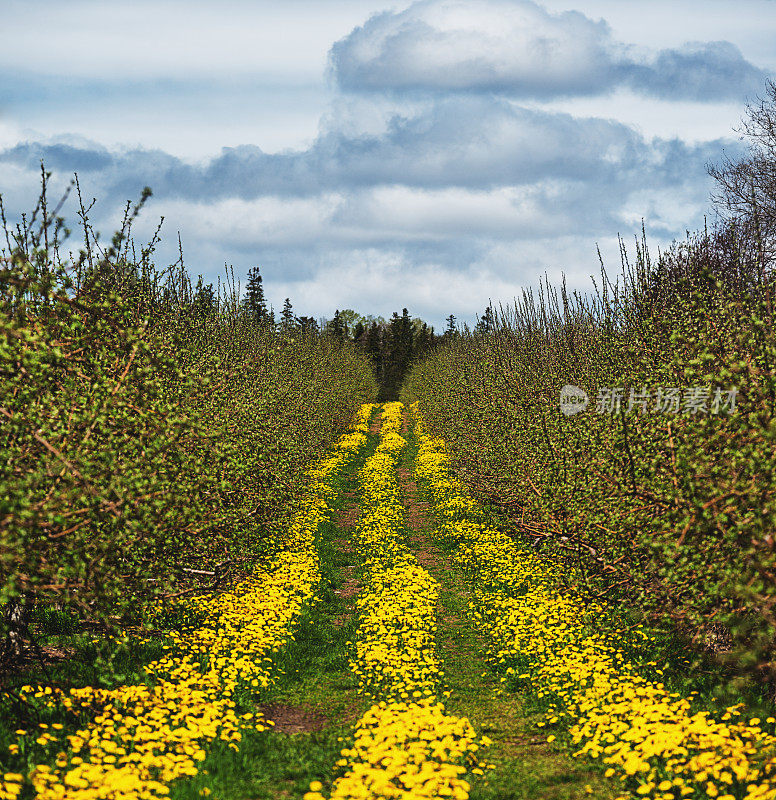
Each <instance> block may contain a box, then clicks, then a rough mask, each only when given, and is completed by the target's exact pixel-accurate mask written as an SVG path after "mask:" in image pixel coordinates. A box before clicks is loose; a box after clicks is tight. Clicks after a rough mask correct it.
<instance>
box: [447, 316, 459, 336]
mask: <svg viewBox="0 0 776 800" xmlns="http://www.w3.org/2000/svg"><path fill="white" fill-rule="evenodd" d="M455 323H456V319H455V314H450V316H449V317H448V318H447V328H446V329H445V334H444V335H445V338H446V339H451V338H452V337H453V336H455V334H456V333H457V332H458V329H457V328H456V326H455Z"/></svg>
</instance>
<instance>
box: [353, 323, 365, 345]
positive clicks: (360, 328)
mask: <svg viewBox="0 0 776 800" xmlns="http://www.w3.org/2000/svg"><path fill="white" fill-rule="evenodd" d="M365 330H366V329H365V328H364V323H363V322H361V321H360V320H359V321H358V322H357V323H356V327H355V328H354V329H353V341H354V342H355V343H356V344H361V341H362V339H363V338H364V332H365Z"/></svg>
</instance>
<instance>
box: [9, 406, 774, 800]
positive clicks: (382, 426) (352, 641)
mask: <svg viewBox="0 0 776 800" xmlns="http://www.w3.org/2000/svg"><path fill="white" fill-rule="evenodd" d="M560 572H561V566H560V565H559V564H558V563H557V562H553V561H552V560H549V559H545V558H542V557H540V556H537V555H536V554H535V552H533V551H532V549H531V548H528V547H526V546H525V545H520V544H518V543H516V542H515V541H514V540H513V539H512V538H511V537H510V536H508V535H506V534H505V533H503V532H501V531H500V530H499V529H498V527H496V525H495V523H494V522H493V521H492V520H490V519H489V518H488V515H487V514H486V513H485V512H484V511H483V510H482V509H481V508H480V507H479V506H478V504H477V503H476V502H475V501H474V500H473V499H472V497H471V495H470V494H469V493H468V492H467V490H466V488H465V487H464V486H463V485H462V484H461V483H460V482H458V481H457V480H455V479H454V478H452V476H451V475H450V472H449V462H448V458H447V455H446V453H445V446H444V443H443V442H442V441H440V440H438V439H434V438H432V437H431V436H430V435H429V432H428V429H427V426H426V425H425V424H424V422H423V419H422V415H421V414H420V412H419V411H418V409H417V406H413V407H411V408H408V407H405V406H402V405H401V404H400V403H388V404H384V405H382V406H375V405H368V404H367V405H365V406H363V407H362V409H361V410H360V411H359V412H358V414H357V415H356V417H355V420H354V422H353V424H352V426H351V429H350V430H349V431H348V432H346V433H345V434H343V435H342V436H341V437H340V439H339V440H338V442H337V444H336V446H335V447H334V448H333V449H332V450H331V451H330V452H329V454H327V455H326V456H325V457H324V458H323V459H322V460H321V461H319V462H317V463H316V464H315V465H314V466H312V467H311V468H309V469H308V470H307V471H306V474H305V489H304V492H303V495H302V497H301V498H300V502H299V503H298V504H297V511H296V513H295V515H294V517H293V518H292V520H291V521H290V524H289V527H288V535H287V537H286V540H285V546H284V548H283V550H282V553H281V554H279V555H278V557H277V558H276V559H275V560H274V561H273V563H272V566H271V567H269V568H259V569H257V570H256V571H255V572H254V573H253V574H251V575H250V576H248V577H246V578H245V579H244V580H242V581H240V582H238V583H236V584H235V585H234V586H233V587H232V588H231V589H230V590H228V591H222V592H215V593H206V594H203V595H196V596H193V597H192V596H189V597H186V598H185V599H181V600H179V601H177V602H175V603H174V605H172V606H170V607H168V608H167V609H166V611H165V614H164V618H163V619H161V618H160V619H159V621H158V624H159V626H160V628H162V630H158V629H157V630H155V631H153V632H152V633H151V634H150V635H149V636H145V637H142V638H139V639H138V640H137V641H136V643H135V649H134V651H133V656H134V658H133V664H132V666H128V668H127V671H128V672H132V671H133V674H132V680H131V681H130V680H127V678H128V676H125V679H124V682H119V681H120V679H121V676H115V675H114V676H113V678H114V685H112V686H111V687H110V688H108V687H103V686H100V687H98V686H85V687H83V688H73V687H70V688H63V687H62V679H63V678H64V677H65V675H64V674H63V673H62V670H64V669H65V665H64V662H63V663H62V664H59V665H53V666H52V667H51V669H52V670H53V673H52V674H48V673H47V677H48V678H49V679H50V680H47V681H43V680H41V678H42V676H41V675H40V674H38V675H37V677H36V680H32V681H31V682H30V683H26V684H25V685H23V686H21V687H19V688H18V689H17V691H16V692H15V694H14V701H15V704H16V705H15V709H14V715H15V716H14V719H13V722H12V721H11V719H12V718H11V716H10V715H9V716H4V720H5V722H4V729H3V739H4V745H5V748H6V752H8V753H9V755H8V756H7V759H8V760H7V762H6V765H5V774H4V782H3V784H2V792H3V797H6V798H15V797H25V796H31V794H30V792H31V790H33V791H34V792H35V795H34V796H37V797H44V798H48V797H51V798H54V797H73V798H91V797H163V796H169V797H175V798H193V797H203V796H209V797H214V798H223V800H229V799H231V798H248V797H251V798H254V797H256V798H258V797H266V798H270V797H294V796H296V797H304V798H306V800H320V798H340V797H341V798H349V797H458V798H465V797H471V798H507V797H514V798H529V797H535V798H539V797H541V798H576V797H583V796H586V795H593V796H595V797H601V798H606V797H612V798H613V797H616V796H621V797H631V796H639V797H642V796H643V797H653V798H666V800H667V799H668V798H675V797H725V798H741V797H747V798H755V797H758V798H760V797H773V796H776V787H774V786H772V785H771V782H770V780H771V779H770V764H771V762H772V760H773V758H774V756H776V736H774V726H775V725H776V720H775V719H774V718H773V717H768V718H764V717H760V718H757V717H756V716H755V713H756V712H755V711H754V710H753V709H752V708H747V707H745V706H744V705H743V704H735V705H730V706H729V707H724V706H723V705H722V704H720V703H715V702H714V700H713V699H712V698H711V697H710V696H708V695H707V694H704V692H703V687H702V686H696V687H695V688H692V687H693V678H694V677H696V676H693V675H690V674H687V670H686V663H687V661H686V659H684V658H683V657H682V654H681V652H674V653H671V652H670V647H668V644H667V643H666V642H664V641H657V640H656V636H659V634H658V633H657V632H655V631H651V630H649V629H648V628H645V627H644V626H643V625H640V624H636V625H634V624H632V623H630V621H629V620H627V619H626V618H624V617H623V615H622V614H620V613H618V611H617V609H616V608H615V607H607V605H605V604H602V603H601V604H598V603H596V604H591V603H589V602H588V601H586V599H585V598H584V597H583V596H582V595H581V594H577V593H575V592H574V591H569V590H568V589H567V590H565V591H563V590H562V588H561V587H562V582H561V580H560V578H561V575H560ZM54 630H56V628H55V626H54V625H52V624H51V621H49V637H50V638H52V640H53V639H56V641H57V643H58V645H59V646H60V647H66V644H65V643H66V642H67V641H68V636H67V635H66V634H65V633H64V632H63V631H62V630H61V627H60V629H59V630H58V631H57V632H56V633H54V632H53V631H54ZM69 640H70V641H74V640H75V637H73V636H72V635H71V636H70V638H69ZM658 652H659V653H660V661H661V662H662V660H663V658H664V657H666V658H667V659H668V662H667V663H665V664H662V663H661V664H658V663H657V662H656V661H655V655H656V654H657V653H658ZM33 674H34V673H32V672H31V673H30V678H32V676H33ZM68 677H72V676H68ZM37 681H40V682H37ZM52 687H53V688H52ZM674 689H676V691H674ZM764 713H765V712H763V714H764Z"/></svg>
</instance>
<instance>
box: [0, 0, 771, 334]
mask: <svg viewBox="0 0 776 800" xmlns="http://www.w3.org/2000/svg"><path fill="white" fill-rule="evenodd" d="M0 70H1V71H2V72H1V74H2V80H1V81H0V192H2V194H3V198H4V201H5V204H6V208H7V210H8V211H10V214H11V216H14V215H15V214H18V213H20V212H21V211H23V210H27V209H29V208H31V206H32V205H33V204H34V200H35V197H36V194H37V187H38V183H37V181H38V178H37V173H38V171H39V164H40V159H41V158H43V159H44V160H45V163H46V166H47V168H48V169H50V170H52V171H53V172H54V181H53V185H54V192H55V193H56V191H57V190H58V188H60V187H64V186H65V185H66V184H67V182H68V181H69V178H70V176H71V175H72V173H73V172H74V171H77V172H78V175H79V179H80V181H81V185H82V189H83V190H84V192H85V193H86V195H87V196H88V199H91V197H96V198H97V200H98V202H97V204H96V205H95V208H94V211H93V219H94V221H95V223H96V225H97V226H98V227H99V228H100V229H101V230H102V231H103V234H104V235H105V236H107V235H109V234H110V233H111V232H112V231H113V229H114V227H115V226H116V225H117V224H118V222H119V220H120V216H121V209H122V208H123V206H124V204H125V203H126V201H127V200H129V199H136V198H137V197H138V195H139V193H140V190H141V189H142V187H143V186H145V185H150V186H151V187H152V189H153V190H154V197H153V198H152V200H151V201H150V202H149V204H148V206H147V207H146V210H145V211H144V216H143V217H142V218H141V222H140V225H139V227H138V229H137V234H138V236H142V235H145V236H146V237H149V236H150V234H151V233H152V231H153V229H154V228H155V227H156V225H157V224H158V221H159V217H160V216H164V217H165V222H164V225H163V228H162V234H163V242H162V245H161V247H160V248H159V249H158V251H157V254H158V263H159V264H160V265H162V266H164V265H166V264H168V263H171V262H172V261H174V260H175V258H176V251H177V234H178V232H180V235H181V238H182V241H183V247H184V255H185V259H186V263H187V265H188V266H189V269H190V271H191V272H192V273H193V274H194V275H196V274H198V273H201V274H202V275H203V276H204V277H205V278H206V279H207V280H214V281H215V279H216V278H217V276H218V275H223V274H224V264H225V263H227V264H230V265H233V267H234V270H235V273H236V274H237V275H238V276H244V275H245V274H246V272H247V270H248V268H249V267H251V266H255V265H259V266H260V267H261V268H262V274H263V275H264V278H265V285H266V288H267V293H268V296H269V298H270V300H271V301H272V303H273V304H274V306H275V307H276V308H280V307H281V306H282V302H283V298H284V297H286V296H289V297H290V298H291V300H292V302H293V303H294V306H295V310H296V311H297V313H300V314H312V315H315V316H320V315H326V316H331V315H332V313H333V311H334V309H335V308H348V307H350V308H356V309H358V310H359V311H361V312H362V313H364V314H367V313H372V314H382V315H385V316H388V315H390V313H391V312H392V311H394V310H400V309H401V308H402V307H403V306H407V307H408V308H409V309H410V311H411V312H412V313H413V314H415V315H418V316H422V317H424V318H425V319H428V320H429V321H431V322H432V323H434V324H436V325H441V324H442V321H443V319H444V317H446V316H447V315H448V314H449V313H454V314H456V316H458V317H459V318H460V319H461V320H473V319H474V316H475V314H477V313H481V311H482V309H483V308H484V307H485V306H486V305H487V303H488V301H489V299H492V300H494V301H496V302H499V301H501V302H509V301H510V300H511V299H512V298H513V297H514V296H515V295H517V294H519V292H520V289H521V288H522V287H525V286H535V285H536V283H537V282H538V281H539V280H540V278H541V277H542V276H543V275H544V274H545V272H546V273H547V274H548V275H549V277H550V279H551V280H552V281H558V280H560V276H561V273H565V275H566V279H567V283H568V285H569V286H570V287H572V288H579V289H585V288H587V287H588V286H589V285H590V281H589V276H590V275H591V274H595V273H597V270H598V256H597V253H596V247H597V246H600V248H601V251H602V253H603V255H604V258H605V260H606V262H607V263H608V264H609V265H610V266H611V267H612V269H613V270H614V269H615V268H616V266H617V264H618V258H617V235H618V234H621V235H622V236H623V237H625V238H626V240H632V237H633V236H634V234H635V233H636V232H637V231H638V230H639V229H640V226H641V220H642V218H643V219H644V221H645V224H646V226H647V231H648V234H649V237H650V240H651V241H652V242H653V244H654V246H655V247H657V246H665V245H667V244H668V243H670V241H671V240H672V239H674V238H676V237H681V236H682V235H683V233H684V231H685V230H687V229H688V228H689V229H692V228H696V227H699V226H700V225H702V224H703V216H704V214H705V213H707V212H708V211H709V202H708V197H709V192H710V190H711V188H712V184H711V180H710V179H709V178H708V176H707V174H706V165H707V164H708V163H709V162H711V161H715V160H718V159H719V158H720V157H721V156H722V154H723V151H724V152H727V153H728V154H731V155H734V154H735V153H737V152H740V149H741V147H742V145H741V143H740V141H738V139H737V136H736V134H735V133H734V130H733V128H734V126H736V125H737V124H738V123H739V122H740V120H741V117H742V115H743V114H744V112H745V106H746V102H747V100H754V99H756V97H757V95H758V93H759V94H762V92H763V88H764V81H765V79H766V78H767V77H769V76H771V77H772V76H776V0H739V1H738V2H737V3H731V2H730V0H704V2H696V0H684V1H683V2H681V1H678V0H673V2H667V1H666V0H652V1H651V2H650V3H649V4H648V5H646V6H645V5H644V4H643V3H636V2H631V0H589V1H588V2H582V1H581V0H579V2H574V0H544V2H530V0H420V1H419V2H416V3H406V2H404V3H380V2H367V1H364V0H284V2H283V3H278V2H268V1H267V0H225V1H224V2H221V3H218V4H215V3H212V2H207V3H205V2H199V0H187V2H185V3H184V2H178V1H177V0H175V1H171V0H154V2H150V1H149V0H134V2H133V3H131V4H120V3H118V2H114V0H71V1H70V2H68V3H61V2H53V1H52V0H39V2H37V3H35V4H30V3H29V2H27V0H4V3H3V25H2V31H0ZM65 213H66V215H67V216H68V218H69V219H70V220H71V221H72V222H75V218H76V217H75V206H74V204H73V202H72V201H70V202H69V203H68V205H67V206H66V207H65ZM73 246H74V247H76V246H77V242H76V241H75V240H74V242H73Z"/></svg>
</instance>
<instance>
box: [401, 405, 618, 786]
mask: <svg viewBox="0 0 776 800" xmlns="http://www.w3.org/2000/svg"><path fill="white" fill-rule="evenodd" d="M405 419H406V418H405ZM402 435H403V436H404V437H405V438H406V439H407V440H408V447H407V449H406V450H405V453H404V458H403V463H402V464H401V466H400V467H399V468H398V469H397V474H398V478H399V484H400V487H401V490H402V496H403V501H404V505H405V508H406V511H407V514H406V520H407V527H408V541H409V545H410V548H411V549H412V550H413V552H414V553H415V556H416V558H417V559H418V562H419V563H420V564H421V566H423V567H424V568H425V569H427V570H428V571H429V572H430V573H431V575H432V576H433V577H434V579H435V580H436V581H437V582H438V583H439V585H440V608H439V617H438V623H439V627H438V630H437V646H438V649H439V654H440V656H441V657H442V658H443V661H444V672H445V680H446V684H447V688H448V689H449V690H450V691H451V694H450V698H449V700H448V701H447V703H446V707H447V708H448V710H449V711H450V712H451V713H453V714H459V715H462V716H466V717H468V718H469V719H470V720H471V722H472V724H473V725H474V727H475V728H476V729H477V731H478V732H479V733H484V734H486V735H487V736H488V737H489V738H490V739H492V740H493V744H492V745H491V746H490V747H489V748H488V752H487V759H488V761H490V762H491V763H492V764H495V766H496V769H495V770H491V771H490V773H489V774H488V777H487V781H481V782H480V783H478V784H474V785H473V786H472V792H471V798H472V800H529V798H530V799H531V800H533V799H534V798H536V799H537V800H538V799H539V798H542V800H545V799H546V800H575V799H576V798H581V797H585V796H593V797H596V798H601V799H602V800H607V799H608V798H614V797H615V796H616V794H617V792H616V787H615V786H613V785H612V784H610V783H609V782H608V781H606V780H604V779H603V776H602V775H601V773H600V772H599V771H597V770H596V769H594V768H591V767H590V766H589V764H586V763H585V762H582V761H578V760H576V759H573V758H571V757H570V755H569V754H567V753H565V752H562V751H560V750H557V749H556V748H554V747H553V746H552V745H550V744H548V743H547V742H546V734H544V733H542V732H541V729H540V728H537V727H536V724H535V723H536V722H538V721H539V720H541V719H542V717H543V715H542V714H541V713H540V712H539V711H538V710H533V709H532V708H531V707H530V705H529V704H527V703H526V702H524V700H523V699H522V698H521V697H520V696H519V695H516V694H512V693H501V692H500V690H499V686H500V684H499V681H498V679H495V678H494V677H493V676H492V674H491V673H490V671H489V669H488V665H487V662H486V661H485V658H484V653H485V650H486V646H487V645H486V643H485V640H484V638H483V637H481V636H479V635H478V634H477V632H476V631H475V630H474V628H473V627H472V623H471V621H470V620H469V619H468V617H467V614H466V610H467V605H468V602H469V593H468V591H467V589H466V586H465V583H464V581H463V577H462V576H461V574H460V572H459V571H458V570H457V569H456V568H455V567H454V565H453V564H452V561H451V558H450V554H449V553H448V552H445V551H444V550H442V549H441V548H440V547H439V546H438V545H437V544H436V543H435V542H434V541H433V539H432V534H433V530H434V526H435V521H434V517H433V514H432V512H431V510H430V506H429V504H428V503H427V502H426V501H425V500H424V499H423V498H422V496H421V493H420V492H419V490H418V487H417V485H416V483H415V481H414V479H413V462H414V456H415V449H416V448H415V442H414V438H413V437H412V434H411V432H410V431H409V429H408V427H407V425H406V422H405V427H404V430H403V432H402Z"/></svg>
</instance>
